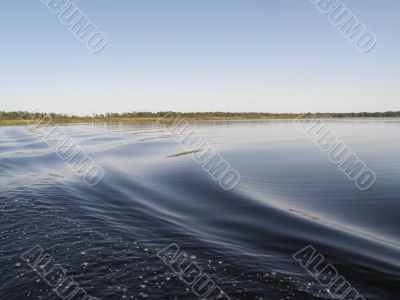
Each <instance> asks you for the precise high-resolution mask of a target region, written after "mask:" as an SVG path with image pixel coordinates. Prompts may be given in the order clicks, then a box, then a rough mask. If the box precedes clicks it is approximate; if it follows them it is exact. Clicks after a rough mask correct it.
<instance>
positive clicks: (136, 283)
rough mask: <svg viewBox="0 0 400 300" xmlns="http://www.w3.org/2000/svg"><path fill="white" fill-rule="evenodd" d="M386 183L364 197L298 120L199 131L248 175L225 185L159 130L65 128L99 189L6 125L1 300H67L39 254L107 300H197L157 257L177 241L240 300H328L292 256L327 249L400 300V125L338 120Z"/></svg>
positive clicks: (378, 295) (364, 283)
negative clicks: (34, 263) (41, 268)
mask: <svg viewBox="0 0 400 300" xmlns="http://www.w3.org/2000/svg"><path fill="white" fill-rule="evenodd" d="M327 123H328V125H329V126H330V128H332V129H333V130H334V131H335V132H336V134H337V135H338V136H339V137H340V138H341V139H342V140H343V141H345V142H346V143H347V144H348V145H349V146H350V147H351V149H352V150H353V151H354V152H355V153H357V155H358V156H359V157H360V158H361V159H362V160H363V161H364V162H365V163H366V164H367V165H368V166H369V167H370V168H371V169H373V170H374V171H375V172H376V174H377V182H376V184H375V185H374V186H373V187H372V188H371V189H370V190H368V191H360V190H358V189H357V188H356V187H355V186H354V185H353V183H352V182H351V181H349V180H348V179H347V178H346V177H345V176H344V175H343V174H342V173H341V172H340V171H339V170H338V169H337V167H336V166H335V165H333V164H331V162H330V161H329V160H328V159H327V157H326V154H325V153H322V152H321V151H320V150H318V148H316V147H315V146H314V145H313V144H312V143H311V142H310V141H309V140H308V138H307V137H306V136H305V135H302V133H301V132H300V131H298V130H297V129H296V128H295V127H294V126H293V125H292V123H291V122H290V121H263V122H258V121H253V122H198V123H192V124H191V126H192V127H193V128H194V129H196V130H197V131H198V132H199V133H200V134H201V135H202V137H203V138H204V139H205V140H206V141H207V142H209V143H210V144H211V145H212V146H213V147H215V149H216V150H217V151H218V153H220V154H221V155H222V156H223V157H224V159H225V160H226V161H228V162H229V163H230V165H231V166H232V168H234V169H235V170H238V171H239V173H240V175H241V181H240V183H239V185H238V186H237V187H236V188H235V189H233V190H230V191H225V190H223V189H221V188H220V187H219V185H218V183H216V182H215V181H214V180H213V179H212V178H210V176H208V174H207V173H205V172H204V170H203V169H202V168H201V166H199V165H197V164H196V162H195V161H194V160H193V159H192V157H191V155H192V154H190V153H183V151H182V148H181V147H180V146H179V145H178V144H177V143H176V141H175V140H174V139H173V137H171V136H169V135H168V134H166V132H165V131H164V130H163V128H161V127H160V126H158V125H157V124H153V123H147V124H134V123H132V124H130V123H118V124H86V125H73V126H63V129H64V131H65V132H66V134H67V135H68V136H69V137H71V138H72V139H73V140H74V141H75V142H76V143H77V144H78V145H79V147H80V148H81V149H83V150H84V151H85V153H87V154H88V155H90V156H91V157H92V158H93V159H94V161H95V162H96V163H97V164H98V165H100V166H101V167H102V168H103V169H104V174H105V176H104V179H103V181H102V182H101V183H100V184H98V185H97V186H95V187H88V186H86V185H85V184H84V183H83V182H82V180H81V178H80V177H79V176H77V175H76V173H75V172H73V170H71V168H70V167H69V166H68V165H67V164H66V163H65V162H64V161H62V160H60V159H59V158H58V157H57V155H56V154H55V152H54V151H52V149H50V148H49V146H48V145H47V143H46V142H45V141H44V140H43V139H42V138H41V137H40V136H38V135H36V134H35V133H34V132H32V131H30V130H28V128H27V127H2V128H0V169H1V173H0V189H1V191H2V193H1V195H0V199H1V202H0V218H1V227H0V232H1V234H2V235H1V243H0V259H1V266H0V298H1V299H57V296H56V295H55V293H54V292H53V291H52V289H51V287H49V286H48V285H46V283H45V282H44V281H43V280H42V279H41V278H40V277H39V276H38V275H37V274H36V273H35V272H34V271H32V270H31V268H30V267H28V266H27V265H26V264H24V262H23V261H22V260H21V258H20V255H21V254H22V253H23V252H24V251H26V250H28V249H30V248H32V247H33V246H34V245H36V244H39V245H41V247H43V248H44V249H45V251H46V252H47V253H50V254H51V256H52V257H53V258H54V260H56V261H57V263H59V264H60V265H62V266H63V267H64V268H65V269H66V270H68V273H69V274H70V275H72V276H73V277H74V279H75V280H76V281H77V282H79V284H80V286H81V287H83V288H84V289H85V290H86V291H87V292H88V294H90V295H93V296H96V297H98V298H102V299H141V298H148V299H196V297H195V296H194V295H193V294H192V293H191V292H190V290H189V289H188V287H187V286H186V285H185V284H184V283H183V282H182V281H180V280H179V278H178V277H177V276H176V275H175V274H173V273H172V272H171V271H170V269H169V268H168V267H166V266H165V265H164V264H163V263H162V262H161V261H160V259H158V258H157V256H156V255H155V254H156V252H157V251H159V250H160V249H161V248H164V247H166V246H168V245H169V244H171V243H176V244H178V245H179V247H180V248H181V249H182V250H185V251H186V252H187V253H190V254H193V256H194V257H195V259H196V261H197V263H198V264H199V265H200V266H201V267H202V268H203V269H204V273H207V274H209V275H210V277H211V278H212V279H213V280H214V281H215V282H216V284H218V286H220V287H221V289H222V290H224V291H225V292H226V293H227V294H228V295H229V296H230V297H231V298H232V299H318V298H319V299H320V298H323V299H328V298H329V296H328V294H327V293H326V292H325V291H324V290H323V289H322V287H320V286H318V284H316V283H315V281H314V280H313V279H312V278H311V276H310V275H309V274H307V272H306V271H304V270H303V269H301V268H300V266H299V265H298V263H296V262H295V261H294V260H293V259H292V255H293V254H294V253H295V252H297V251H298V250H299V249H301V248H303V247H305V246H306V245H308V244H312V245H314V247H315V248H317V249H318V250H319V251H320V252H321V253H323V254H324V256H325V257H326V259H327V260H329V262H330V263H332V264H334V265H335V266H336V267H337V268H338V270H339V272H340V274H341V275H343V276H344V277H345V278H346V279H347V280H349V281H350V282H351V283H352V285H353V286H354V287H355V288H357V290H359V291H360V292H361V293H362V295H363V296H364V297H365V298H366V299H382V300H383V299H385V300H386V299H398V295H399V292H398V288H397V287H398V285H399V274H400V273H399V268H400V259H399V258H400V252H399V251H400V230H399V228H400V219H399V218H398V215H399V213H400V202H399V201H398V199H399V196H400V185H399V182H400V174H399V171H398V170H399V169H400V151H399V150H400V140H399V139H398V138H396V137H397V133H398V132H399V130H400V121H397V120H395V119H393V120H340V121H328V122H327Z"/></svg>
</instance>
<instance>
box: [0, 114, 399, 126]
mask: <svg viewBox="0 0 400 300" xmlns="http://www.w3.org/2000/svg"><path fill="white" fill-rule="evenodd" d="M173 115H180V116H181V117H183V118H185V119H188V120H193V121H201V120H265V119H295V118H298V117H300V116H301V117H302V118H314V117H316V118H393V117H400V111H388V112H374V113H370V112H360V113H315V114H312V113H307V114H292V113H283V114H275V113H256V112H252V113H240V112H238V113H228V112H192V113H176V112H157V113H152V112H132V113H122V114H118V113H106V114H94V115H93V116H84V117H80V116H73V115H65V114H55V113H49V114H46V113H29V112H22V111H18V112H4V111H0V126H6V125H28V124H32V123H35V122H38V121H40V120H43V122H45V123H51V124H63V123H93V122H146V121H157V120H160V118H164V117H166V116H168V117H170V116H173Z"/></svg>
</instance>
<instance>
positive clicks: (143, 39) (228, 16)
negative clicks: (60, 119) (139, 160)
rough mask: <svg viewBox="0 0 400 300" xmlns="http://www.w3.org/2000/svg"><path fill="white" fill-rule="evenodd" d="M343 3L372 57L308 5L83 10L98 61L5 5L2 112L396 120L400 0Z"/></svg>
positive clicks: (204, 1)
mask: <svg viewBox="0 0 400 300" xmlns="http://www.w3.org/2000/svg"><path fill="white" fill-rule="evenodd" d="M65 1H68V2H69V0H65ZM44 2H45V1H44ZM341 2H342V3H343V4H344V5H345V6H346V7H348V8H349V9H351V11H352V13H353V14H354V15H355V16H356V17H357V18H359V20H360V21H361V22H362V23H363V24H365V26H366V27H367V28H368V29H369V30H370V31H371V32H373V33H374V34H375V36H376V46H375V47H374V48H373V49H372V50H371V51H370V52H368V53H360V52H359V51H358V50H357V48H356V47H355V46H354V44H352V43H351V42H349V41H348V40H347V38H346V37H345V36H344V35H343V34H342V33H341V32H340V31H339V30H338V29H337V28H336V27H334V26H333V25H332V24H331V23H330V21H329V19H328V17H327V16H326V15H323V14H321V12H320V11H319V10H318V9H317V8H316V7H315V5H314V4H313V3H312V2H311V1H310V0H274V1H273V0H197V1H195V0H168V1H166V0H114V1H110V0H86V1H83V0H81V1H78V0H76V1H74V3H75V4H76V6H77V7H78V8H79V9H80V10H81V11H82V13H83V14H84V15H86V16H87V17H88V18H89V19H90V20H91V22H92V23H93V24H95V25H96V26H97V27H98V30H99V31H101V32H103V33H104V34H105V36H106V37H107V39H108V43H107V45H106V47H105V48H104V49H103V50H102V51H101V52H99V53H92V52H90V51H88V48H87V47H86V46H85V45H84V44H83V43H81V41H79V39H78V38H77V37H76V36H75V35H74V34H73V33H72V32H71V31H70V30H69V29H68V28H67V27H66V26H65V25H64V24H62V23H61V22H60V20H59V19H58V15H57V14H55V13H54V12H52V11H51V10H50V9H49V8H48V7H47V6H46V4H45V3H43V2H42V1H41V0H12V1H1V3H0V24H1V26H0V36H1V37H2V39H1V47H0V111H1V110H5V111H15V110H23V111H31V110H34V109H38V110H39V111H44V112H57V113H67V114H77V115H86V114H89V115H91V114H92V113H105V112H132V111H154V112H155V111H170V110H172V111H180V112H188V111H231V112H253V111H257V112H273V113H281V112H296V113H301V112H353V111H354V112H360V111H389V110H396V111H399V110H400V102H399V100H400V99H399V96H400V93H399V82H400V61H399V56H400V51H399V50H400V34H399V32H398V31H399V30H400V26H399V25H400V18H399V14H400V1H398V0H379V1H378V0H342V1H341Z"/></svg>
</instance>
